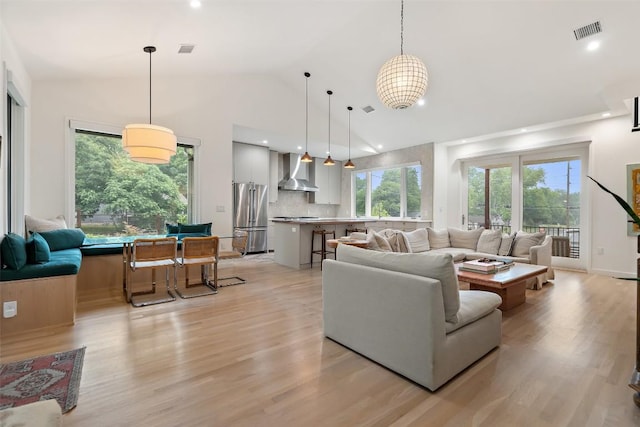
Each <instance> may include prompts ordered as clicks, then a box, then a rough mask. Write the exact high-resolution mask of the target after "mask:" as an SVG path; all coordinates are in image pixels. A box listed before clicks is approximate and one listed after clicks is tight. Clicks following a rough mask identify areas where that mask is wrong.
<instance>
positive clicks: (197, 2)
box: [189, 0, 202, 9]
mask: <svg viewBox="0 0 640 427" xmlns="http://www.w3.org/2000/svg"><path fill="white" fill-rule="evenodd" d="M189 4H190V5H191V7H192V8H194V9H199V8H200V6H202V3H201V2H200V0H191V2H189Z"/></svg>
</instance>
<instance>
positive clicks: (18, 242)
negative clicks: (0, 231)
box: [0, 233, 27, 270]
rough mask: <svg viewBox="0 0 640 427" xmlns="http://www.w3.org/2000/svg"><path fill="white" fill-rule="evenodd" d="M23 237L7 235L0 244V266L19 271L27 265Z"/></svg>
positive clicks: (13, 234)
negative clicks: (0, 256)
mask: <svg viewBox="0 0 640 427" xmlns="http://www.w3.org/2000/svg"><path fill="white" fill-rule="evenodd" d="M26 243H27V242H26V240H24V237H22V236H20V235H18V234H15V233H7V234H5V235H4V239H2V243H0V254H2V264H4V265H6V266H7V267H9V268H11V269H13V270H20V269H21V268H22V267H24V265H25V264H26V263H27V248H26V246H27V245H26Z"/></svg>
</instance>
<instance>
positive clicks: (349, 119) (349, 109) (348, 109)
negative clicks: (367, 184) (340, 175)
mask: <svg viewBox="0 0 640 427" xmlns="http://www.w3.org/2000/svg"><path fill="white" fill-rule="evenodd" d="M351 110H352V108H351V107H347V111H349V114H348V120H347V122H348V123H349V160H351Z"/></svg>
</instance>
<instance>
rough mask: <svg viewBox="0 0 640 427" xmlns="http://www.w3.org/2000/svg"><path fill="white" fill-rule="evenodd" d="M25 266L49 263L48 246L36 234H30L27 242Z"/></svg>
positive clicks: (42, 238)
mask: <svg viewBox="0 0 640 427" xmlns="http://www.w3.org/2000/svg"><path fill="white" fill-rule="evenodd" d="M26 249H27V264H42V263H44V262H49V259H50V258H51V251H50V250H49V244H48V243H47V241H46V240H45V239H44V237H42V236H41V235H40V233H38V232H34V233H31V237H30V238H29V240H27V244H26Z"/></svg>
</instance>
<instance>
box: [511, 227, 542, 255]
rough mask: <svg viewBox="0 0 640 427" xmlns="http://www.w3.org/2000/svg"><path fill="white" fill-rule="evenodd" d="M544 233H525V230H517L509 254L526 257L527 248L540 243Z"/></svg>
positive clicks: (527, 253)
mask: <svg viewBox="0 0 640 427" xmlns="http://www.w3.org/2000/svg"><path fill="white" fill-rule="evenodd" d="M545 236H546V233H545V232H543V231H541V232H538V233H527V232H525V231H518V233H517V234H516V237H515V239H514V241H513V247H512V248H511V253H510V254H509V255H512V256H515V257H528V256H529V249H531V247H532V246H538V245H540V244H542V241H543V240H544V238H545Z"/></svg>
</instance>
